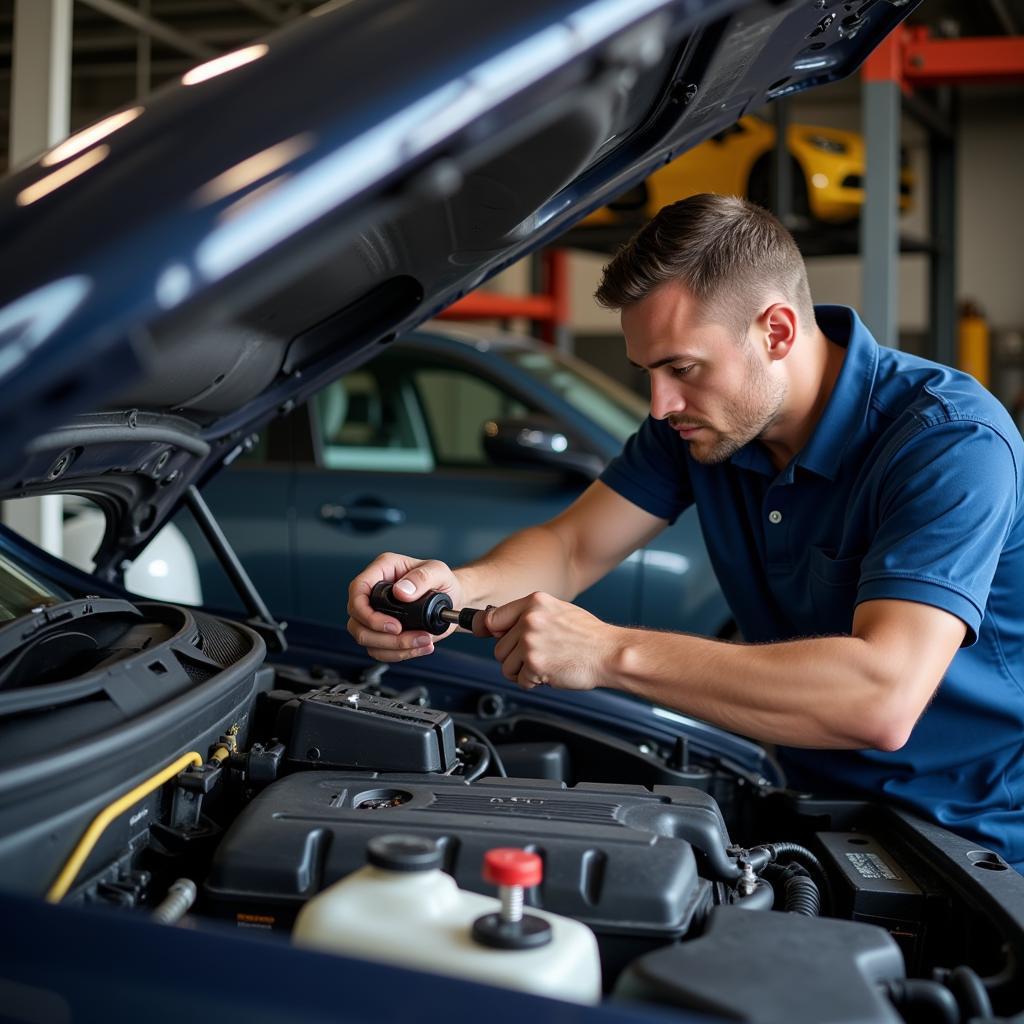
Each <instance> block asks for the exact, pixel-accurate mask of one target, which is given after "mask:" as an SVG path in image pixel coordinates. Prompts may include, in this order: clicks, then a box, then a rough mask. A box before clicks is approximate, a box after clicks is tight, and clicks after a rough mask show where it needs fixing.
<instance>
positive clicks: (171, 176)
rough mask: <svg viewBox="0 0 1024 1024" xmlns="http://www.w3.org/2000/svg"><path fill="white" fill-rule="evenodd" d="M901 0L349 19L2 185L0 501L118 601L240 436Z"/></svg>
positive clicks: (806, 80)
mask: <svg viewBox="0 0 1024 1024" xmlns="http://www.w3.org/2000/svg"><path fill="white" fill-rule="evenodd" d="M914 6H916V4H915V2H914V0H909V2H908V0H862V2H860V3H857V4H850V3H840V2H835V0H818V2H817V3H814V4H812V3H810V2H808V0H783V2H773V3H767V2H765V3H739V2H737V0H634V2H630V3H623V2H621V0H589V2H586V0H518V2H517V3H515V4H481V3H479V2H478V0H431V3H429V4H424V3H420V2H417V0H348V2H340V3H329V4H325V5H324V7H322V8H320V9H318V10H316V11H314V12H313V13H312V14H311V15H310V16H308V17H306V18H304V19H302V21H301V22H299V23H296V24H294V25H292V26H290V27H289V28H287V29H286V30H285V31H283V32H281V33H279V34H277V35H275V36H273V37H271V38H270V39H269V40H268V41H267V43H266V44H261V45H259V46H254V47H248V48H246V49H244V50H242V51H239V52H238V53H237V54H235V55H229V56H228V57H224V58H219V59H218V60H217V61H214V62H211V64H208V65H204V66H203V67H202V68H201V69H198V70H196V71H193V72H190V73H189V75H186V76H185V77H184V78H183V80H182V82H181V83H180V84H176V85H174V86H173V87H169V88H166V89H164V90H162V91H161V92H159V93H157V94H155V95H154V96H153V97H152V98H150V99H147V100H146V101H145V103H144V104H142V105H139V106H135V107H131V108H127V109H125V110H123V111H121V112H119V113H118V114H116V115H114V116H113V117H111V118H108V119H107V120H105V121H103V122H101V123H100V124H99V125H98V126H94V127H93V128H92V129H87V130H86V131H83V132H81V133H79V134H77V135H76V136H74V137H72V139H71V140H69V141H68V142H66V143H63V144H61V145H60V146H58V147H56V148H55V149H53V150H51V151H50V152H49V153H47V154H44V155H43V156H42V157H41V158H40V159H38V160H36V161H35V162H33V163H31V164H30V165H28V166H26V167H24V168H22V169H21V170H19V171H18V172H17V173H15V174H13V175H12V176H10V177H9V178H8V179H6V180H5V181H4V182H3V183H2V187H0V238H2V239H3V243H2V244H3V253H4V259H3V265H4V273H3V275H0V385H2V387H3V401H2V402H0V431H2V435H3V437H4V439H5V443H4V445H3V447H2V449H0V493H2V494H3V495H5V496H8V497H10V496H22V495H30V494H39V493H45V492H47V491H64V492H77V493H82V494H85V495H88V496H90V497H92V498H93V500H96V501H98V502H100V503H101V504H103V505H104V506H105V509H106V511H107V513H108V532H107V536H106V538H105V540H104V543H103V545H102V547H101V549H100V551H99V552H98V554H97V571H98V572H99V573H100V574H101V575H108V576H112V575H115V574H116V572H117V567H118V566H119V564H120V562H121V561H122V560H123V558H125V557H131V556H132V555H134V554H135V553H137V552H138V551H139V550H140V549H141V548H142V547H143V546H144V545H145V543H146V542H147V540H148V539H149V538H150V537H151V535H152V534H153V533H154V532H155V530H157V529H158V528H159V527H160V526H161V525H162V524H163V523H164V522H165V521H166V520H167V518H168V517H169V516H170V515H171V514H172V513H173V510H174V508H175V507H176V505H177V504H178V502H179V501H180V499H181V497H182V494H183V491H184V489H185V488H186V487H187V486H188V485H189V484H193V483H199V484H201V483H202V482H203V481H204V480H205V479H206V478H208V477H209V475H210V474H211V473H213V472H215V471H216V470H217V469H218V468H219V467H220V466H222V465H223V464H225V463H226V462H230V461H231V460H232V459H233V458H234V457H235V456H236V455H237V454H238V453H239V452H240V451H241V450H242V449H243V446H244V444H245V441H246V438H248V437H249V436H250V435H251V434H252V433H253V431H255V430H257V429H259V428H260V426H261V425H262V424H264V423H265V422H267V421H268V420H269V419H271V418H272V417H273V416H275V415H277V414H279V413H280V412H282V411H287V410H289V409H290V408H292V407H293V406H294V405H295V404H296V403H298V402H301V401H304V400H305V399H306V398H308V397H309V396H310V395H311V394H312V393H313V392H314V391H315V390H316V389H318V388H320V387H322V386H323V385H324V383H326V382H327V381H328V380H330V379H332V378H334V377H337V376H339V375H340V374H342V373H343V372H345V371H346V370H348V369H350V368H351V367H352V366H354V365H356V364H357V363H358V362H360V361H362V360H365V359H366V358H368V357H369V356H370V355H371V354H372V352H373V350H374V348H375V347H376V346H378V345H382V344H387V342H388V341H390V340H391V339H392V338H394V337H395V336H396V335H398V334H400V333H401V332H403V331H406V330H409V329H411V328H412V327H414V326H415V325H416V324H418V323H420V322H421V321H423V320H425V319H427V318H428V317H430V316H432V315H433V314H435V313H437V312H438V311H439V310H441V309H443V308H444V307H445V306H447V305H449V304H450V303H452V302H453V301H455V300H456V299H458V298H460V297H461V296H463V295H464V294H466V293H467V292H468V291H470V290H471V289H473V288H476V287H477V286H479V285H480V284H481V283H482V282H484V281H485V280H487V279H488V278H489V277H491V276H492V275H494V274H496V273H498V272H499V271H500V270H502V269H504V268H505V267H507V266H508V265H510V264H511V263H513V262H515V261H516V260H518V259H520V258H521V257H522V256H524V255H525V254H527V253H528V252H530V251H531V250H533V249H535V248H537V247H538V246H541V245H544V244H547V243H550V242H552V241H553V240H554V239H556V238H557V237H558V235H559V234H561V233H562V232H563V231H565V230H566V229H567V228H568V227H569V226H570V225H571V224H573V223H574V222H576V221H577V220H579V219H580V218H582V217H583V216H585V215H586V214H587V213H588V212H590V211H591V210H593V209H595V208H597V207H599V206H601V205H602V204H604V203H605V202H607V201H608V200H610V199H612V198H614V197H615V196H616V195H618V194H620V193H621V192H623V191H624V190H625V189H627V188H628V187H630V186H632V185H633V184H635V183H637V182H638V181H640V180H641V179H643V178H644V177H645V176H646V175H647V174H649V173H650V172H651V171H653V170H654V169H655V168H657V167H658V166H660V165H661V164H663V163H664V162H666V161H667V160H669V159H671V158H672V157H674V156H676V155H678V154H679V153H680V152H682V151H684V150H686V149H688V148H690V147H691V146H693V145H695V144H696V143H698V142H700V141H702V140H703V139H705V138H707V137H708V136H710V135H712V134H713V133H715V132H718V131H720V130H722V129H723V128H725V127H727V126H728V125H730V124H732V123H733V122H734V121H735V120H736V119H737V118H738V117H740V116H741V115H743V114H745V113H746V112H748V111H749V110H750V109H752V108H756V107H759V106H761V105H762V104H764V103H765V102H766V101H767V100H771V99H774V98H777V97H779V96H783V95H787V94H789V93H792V92H796V91H798V90H801V89H803V88H806V87H808V86H812V85H816V84H819V83H824V82H829V81H832V80H834V79H836V78H839V77H842V76H843V75H846V74H848V73H850V72H851V71H853V70H854V69H855V68H856V67H857V66H858V65H859V64H860V62H861V61H862V60H863V59H864V57H865V56H866V55H867V54H868V53H869V52H870V50H871V49H872V48H873V47H874V46H875V45H876V44H877V43H878V42H879V41H880V40H881V38H882V37H883V36H884V35H885V34H886V33H887V32H889V31H890V30H891V29H892V28H893V27H894V26H895V24H896V23H897V22H898V21H900V20H901V19H902V18H903V17H904V16H905V15H906V14H907V13H908V12H909V11H910V10H912V9H913V7H914Z"/></svg>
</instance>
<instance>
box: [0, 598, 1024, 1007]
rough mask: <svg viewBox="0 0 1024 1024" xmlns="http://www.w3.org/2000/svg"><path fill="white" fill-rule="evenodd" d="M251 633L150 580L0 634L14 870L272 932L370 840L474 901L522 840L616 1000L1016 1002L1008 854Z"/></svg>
mask: <svg viewBox="0 0 1024 1024" xmlns="http://www.w3.org/2000/svg"><path fill="white" fill-rule="evenodd" d="M265 653H266V652H265V644H264V641H263V639H262V638H261V637H260V636H259V634H258V633H256V632H254V631H253V630H252V629H250V628H248V627H247V626H244V625H241V624H239V623H236V622H232V621H229V620H223V619H218V618H214V617H212V616H210V615H208V614H206V613H200V612H194V611H191V610H188V609H185V608H179V607H175V606H169V605H161V604H156V603H144V602H139V603H137V604H132V603H130V602H127V601H115V600H106V601H101V600H99V599H88V598H87V599H80V600H77V601H72V602H67V603H66V604H64V605H60V604H58V605H54V606H50V607H47V608H45V609H37V610H35V611H34V612H33V614H32V615H31V616H27V617H22V618H19V619H16V620H15V621H14V622H12V623H9V624H7V625H5V626H4V627H2V628H0V680H2V682H0V741H2V742H0V751H3V754H2V755H0V820H2V823H3V827H2V829H0V869H2V875H3V877H4V879H5V883H4V887H5V888H6V889H8V890H11V891H14V892H18V893H23V894H29V895H31V896H35V897H43V896H45V897H46V898H47V899H48V901H49V902H65V903H71V904H78V905H84V906H103V907H108V908H113V911H114V912H115V913H119V914H129V915H138V916H144V917H152V918H155V919H156V920H157V921H159V922H161V923H163V924H170V923H175V922H179V923H181V922H182V921H184V922H187V923H188V924H189V925H190V926H191V927H193V928H200V929H224V928H225V927H230V928H234V929H238V930H240V931H244V932H247V933H249V934H251V935H260V934H262V933H268V935H272V936H275V937H277V938H279V939H282V940H286V939H287V937H288V936H289V934H290V932H291V930H292V928H293V925H294V922H295V920H296V916H297V915H298V914H300V913H301V912H302V909H303V907H304V906H306V905H307V903H308V902H309V901H310V900H311V899H313V898H314V897H316V896H317V895H318V894H320V893H322V892H323V891H324V890H325V889H327V888H328V887H330V886H332V885H334V884H335V883H338V882H339V881H341V880H343V879H346V878H349V877H351V876H352V875H353V873H355V872H357V871H358V870H359V869H360V868H362V867H363V866H364V865H365V863H366V854H367V848H368V846H369V844H371V842H372V841H374V840H375V839H379V838H381V837H388V836H391V837H394V836H396V835H397V836H402V837H410V838H411V839H412V840H417V841H419V840H426V841H428V842H429V843H431V844H436V847H437V848H438V849H439V851H440V864H441V867H442V869H443V872H444V873H446V874H447V875H448V876H450V877H451V878H453V879H454V881H455V882H456V883H457V885H458V887H459V889H460V890H464V891H466V892H471V893H477V894H481V895H486V896H491V897H493V896H494V892H495V889H494V885H493V884H491V883H490V882H488V881H487V880H485V878H484V877H483V875H482V874H481V865H482V863H483V861H484V859H485V855H486V854H487V853H488V851H491V850H494V849H496V848H508V847H515V848H519V849H523V850H527V851H529V852H531V853H533V854H536V855H538V856H539V858H540V860H541V861H542V863H543V878H542V881H541V882H540V883H539V884H537V885H534V886H532V887H530V888H528V889H527V890H526V893H525V903H526V908H527V911H528V912H529V911H530V909H531V908H536V909H538V910H541V911H543V912H547V913H550V914H554V915H561V916H562V917H564V918H569V919H572V920H574V921H577V922H580V923H582V924H583V925H586V926H587V928H589V929H590V930H591V931H592V932H593V934H594V936H595V937H596V941H597V948H598V951H599V955H600V973H601V978H602V985H603V991H604V993H605V996H606V998H610V999H613V1000H628V1001H631V1002H641V1003H648V1004H652V1005H656V1006H662V1007H676V1008H679V1009H681V1010H689V1011H693V1012H701V1013H704V1014H706V1015H708V1016H710V1017H712V1018H714V1017H718V1018H722V1019H730V1020H743V1021H748V1020H749V1021H762V1020H780V1021H781V1020H787V1021H799V1020H806V1021H820V1020H826V1019H828V1020H831V1021H900V1020H906V1021H916V1020H936V1021H950V1022H956V1021H968V1020H972V1019H991V1018H993V1017H994V1016H1004V1017H1005V1016H1009V1015H1011V1014H1013V1013H1019V1012H1021V1009H1022V1007H1024V998H1022V996H1021V985H1020V978H1019V975H1018V968H1017V963H1018V962H1019V960H1018V958H1019V956H1020V955H1021V952H1022V951H1024V925H1022V922H1024V905H1022V900H1021V895H1020V891H1019V886H1017V885H1016V883H1017V882H1019V881H1020V879H1019V876H1017V875H1016V873H1015V872H1013V871H1012V870H1011V869H1009V868H1008V867H1007V866H1006V865H1005V864H1004V863H1003V862H1001V860H1000V859H999V858H998V857H997V856H996V855H995V854H991V853H988V852H987V851H979V850H973V849H971V847H970V844H968V843H966V841H964V840H961V839H959V838H958V837H956V836H953V835H952V834H950V833H948V832H945V831H944V830H942V829H939V828H937V827H935V826H932V825H929V824H927V823H925V822H921V821H919V820H917V819H915V818H913V817H911V816H909V815H907V814H904V813H903V812H901V811H899V810H898V809H896V808H893V807H890V806H883V805H880V804H876V803H871V802H864V801H852V800H851V801H842V800H824V799H818V798H815V797H813V796H810V795H808V794H803V793H796V792H793V791H790V790H787V789H785V788H784V787H782V786H781V785H779V784H777V782H776V781H775V780H769V779H768V778H766V777H765V775H763V774H761V773H759V772H757V771H752V770H751V769H750V768H749V766H746V765H744V764H742V763H739V762H738V761H737V760H736V759H735V758H730V757H729V756H728V755H727V753H723V752H722V751H716V750H715V749H714V745H713V744H709V743H708V742H707V741H706V740H705V741H700V742H698V741H695V740H694V738H693V737H691V736H689V735H688V734H687V732H686V730H685V729H681V728H680V729H676V730H675V734H674V735H673V732H672V730H665V731H663V732H662V733H661V734H660V735H658V736H652V735H644V734H643V732H642V730H641V731H639V732H638V730H637V727H636V725H635V724H634V723H633V722H631V720H630V717H629V715H628V714H626V713H625V711H624V712H623V714H622V716H621V720H620V722H619V723H618V724H617V725H616V724H613V723H610V722H609V721H608V720H607V717H606V718H605V719H604V720H603V721H598V720H597V719H596V718H595V717H593V716H591V717H590V718H589V719H588V716H587V715H586V714H585V713H584V711H583V709H582V708H581V707H577V706H574V705H568V706H566V707H565V709H564V712H563V713H556V712H553V711H552V710H551V707H552V705H551V702H550V701H549V702H548V703H546V704H545V703H541V702H538V701H535V700H533V699H531V697H530V695H524V694H521V693H519V691H517V690H515V689H514V688H512V687H508V688H497V687H485V686H483V685H481V684H477V685H475V686H474V685H471V684H467V683H466V682H462V683H459V684H458V685H455V684H453V683H451V682H450V681H448V680H446V679H445V678H444V677H443V676H438V675H437V674H435V675H433V676H431V675H430V674H424V672H423V670H422V669H415V668H411V667H407V666H406V667H402V666H396V667H394V668H391V669H388V668H387V667H386V666H383V665H381V664H377V663H372V664H369V665H367V664H366V663H365V660H364V662H363V663H362V664H359V663H356V662H355V661H353V660H352V659H351V658H348V659H347V660H346V659H345V658H342V657H339V658H338V660H337V664H333V665H332V664H327V665H321V666H319V667H315V666H314V663H313V662H312V661H311V660H310V659H309V658H308V657H306V656H304V655H303V654H302V653H301V652H299V651H296V649H295V648H294V647H293V648H292V650H291V651H290V652H289V655H288V658H287V659H282V660H281V662H280V663H277V662H275V661H269V662H268V661H267V660H266V657H265ZM30 670H31V671H30ZM623 699H624V700H626V699H625V698H623ZM627 704H628V700H627ZM625 707H626V705H623V708H625ZM33 751H35V753H33ZM183 751H187V753H183ZM767 763H770V759H769V760H768V762H767ZM186 890H188V894H187V895H185V896H183V895H182V894H183V892H185V891H186ZM366 956H367V957H368V958H369V959H373V955H372V954H371V952H370V951H369V950H367V951H366ZM396 962H399V963H400V962H401V958H397V961H396Z"/></svg>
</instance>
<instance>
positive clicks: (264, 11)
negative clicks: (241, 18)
mask: <svg viewBox="0 0 1024 1024" xmlns="http://www.w3.org/2000/svg"><path fill="white" fill-rule="evenodd" d="M235 2H236V3H238V4H240V5H241V6H242V7H245V8H247V9H248V10H250V11H252V12H253V14H258V15H259V16H260V17H261V18H263V19H264V20H265V21H269V22H270V24H271V25H283V24H284V23H285V22H286V21H289V20H290V19H289V18H288V16H287V15H286V14H284V13H282V12H281V11H280V10H278V8H277V7H276V6H275V5H274V4H272V3H268V2H267V0H235Z"/></svg>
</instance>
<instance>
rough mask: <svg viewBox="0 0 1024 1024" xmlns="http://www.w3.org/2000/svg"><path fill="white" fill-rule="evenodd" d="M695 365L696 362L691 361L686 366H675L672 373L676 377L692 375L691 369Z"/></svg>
mask: <svg viewBox="0 0 1024 1024" xmlns="http://www.w3.org/2000/svg"><path fill="white" fill-rule="evenodd" d="M695 365H696V364H694V363H689V364H688V365H686V366H673V367H672V373H673V374H674V375H675V376H676V377H688V376H689V375H690V371H691V370H693V369H694V366H695Z"/></svg>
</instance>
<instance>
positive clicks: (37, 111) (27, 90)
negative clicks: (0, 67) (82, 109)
mask: <svg viewBox="0 0 1024 1024" xmlns="http://www.w3.org/2000/svg"><path fill="white" fill-rule="evenodd" d="M70 128H71V0H15V5H14V45H13V49H12V51H11V138H10V153H11V167H12V168H13V167H15V166H17V165H18V164H21V163H24V162H25V161H26V160H30V159H32V157H34V156H37V155H38V154H39V153H41V152H43V150H45V149H48V148H49V147H50V146H52V145H54V144H55V143H57V142H60V140H61V139H63V138H66V137H67V135H68V132H69V131H70Z"/></svg>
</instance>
